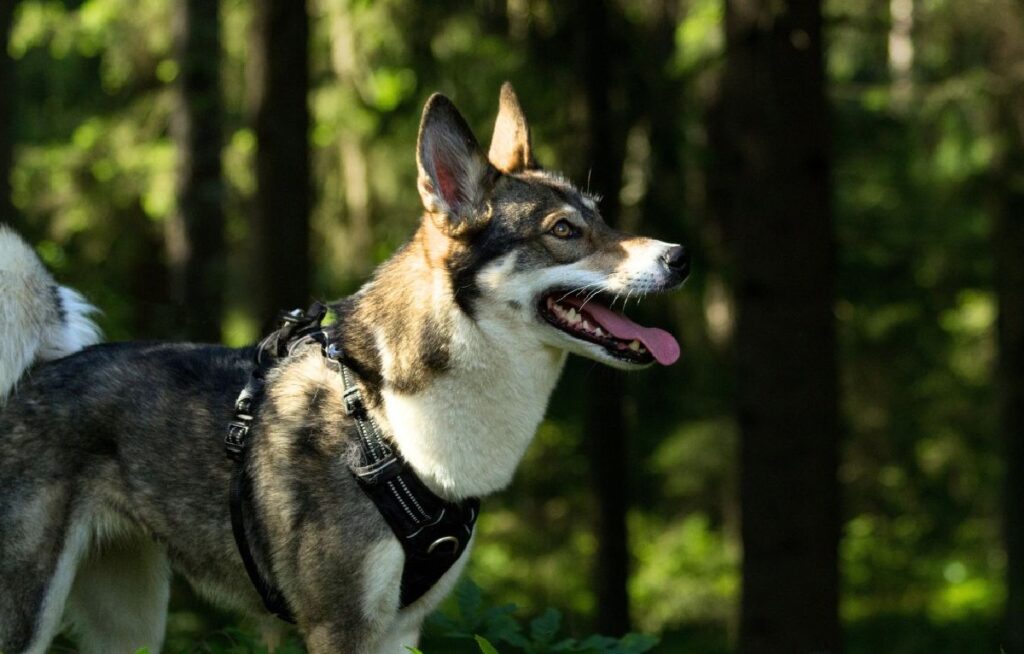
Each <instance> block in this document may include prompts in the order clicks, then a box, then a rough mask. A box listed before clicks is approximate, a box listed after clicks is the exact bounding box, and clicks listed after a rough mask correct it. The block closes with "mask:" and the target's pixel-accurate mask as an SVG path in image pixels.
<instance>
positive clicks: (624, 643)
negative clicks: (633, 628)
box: [619, 633, 658, 654]
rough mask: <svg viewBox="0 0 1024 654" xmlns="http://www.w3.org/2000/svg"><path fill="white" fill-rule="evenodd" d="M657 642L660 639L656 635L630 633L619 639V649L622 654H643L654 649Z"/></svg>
mask: <svg viewBox="0 0 1024 654" xmlns="http://www.w3.org/2000/svg"><path fill="white" fill-rule="evenodd" d="M657 644H658V639H657V638H655V637H654V636H650V635H648V634H634V633H630V634H626V635H625V636H624V637H623V638H622V640H621V641H619V651H620V652H622V654H642V653H643V652H647V651H650V650H652V649H654V646H655V645H657Z"/></svg>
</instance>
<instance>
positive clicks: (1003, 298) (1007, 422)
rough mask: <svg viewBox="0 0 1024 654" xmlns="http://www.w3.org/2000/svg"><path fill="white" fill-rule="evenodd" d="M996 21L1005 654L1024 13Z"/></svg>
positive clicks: (1019, 338)
mask: <svg viewBox="0 0 1024 654" xmlns="http://www.w3.org/2000/svg"><path fill="white" fill-rule="evenodd" d="M991 19H992V26H991V29H992V32H993V38H992V41H991V43H992V45H991V51H990V57H991V69H992V71H994V73H995V74H996V76H997V77H998V80H999V87H998V88H999V92H998V93H997V94H996V98H995V102H996V106H995V118H996V125H995V126H994V127H995V129H994V133H996V134H1000V135H1002V136H1003V138H1004V140H1003V141H1002V150H1001V151H1000V152H999V153H998V156H997V158H996V161H995V165H994V166H993V172H994V176H993V188H992V197H993V200H994V202H993V228H992V249H993V258H994V260H995V289H996V297H997V302H998V308H999V319H998V324H997V334H996V339H997V343H998V350H999V363H998V370H997V388H998V396H999V418H1000V422H999V428H1000V431H1001V435H1002V440H1003V446H1004V448H1005V450H1004V460H1005V461H1006V481H1005V487H1004V488H1005V495H1004V498H1003V507H1004V508H1003V513H1004V516H1003V521H1004V522H1003V525H1004V539H1005V542H1006V613H1005V632H1004V638H1003V642H1002V643H1001V646H1002V650H1003V651H1004V652H1006V654H1024V258H1022V257H1021V253H1022V252H1024V181H1022V180H1024V92H1022V91H1021V73H1020V66H1021V64H1022V63H1024V44H1022V42H1021V39H1022V38H1024V10H1022V9H1021V8H1020V5H1019V3H1016V2H1006V3H1002V4H997V5H996V11H993V12H992V13H991Z"/></svg>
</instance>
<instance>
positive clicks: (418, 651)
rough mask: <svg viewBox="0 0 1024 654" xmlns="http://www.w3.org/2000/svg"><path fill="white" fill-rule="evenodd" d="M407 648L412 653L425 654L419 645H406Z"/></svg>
mask: <svg viewBox="0 0 1024 654" xmlns="http://www.w3.org/2000/svg"><path fill="white" fill-rule="evenodd" d="M405 649H407V650H409V652H411V654H423V651H422V650H420V649H419V648H417V647H406V648H405Z"/></svg>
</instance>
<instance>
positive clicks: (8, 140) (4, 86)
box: [0, 0, 17, 225]
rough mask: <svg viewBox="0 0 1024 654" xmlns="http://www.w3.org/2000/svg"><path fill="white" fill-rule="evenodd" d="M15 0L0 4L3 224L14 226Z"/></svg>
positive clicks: (0, 214)
mask: <svg viewBox="0 0 1024 654" xmlns="http://www.w3.org/2000/svg"><path fill="white" fill-rule="evenodd" d="M16 4H17V3H16V2H14V0H9V1H8V0H5V1H4V2H0V225H4V224H6V225H12V224H14V205H13V204H12V202H11V164H12V162H13V158H14V66H13V65H12V62H11V56H10V55H9V54H7V41H8V39H9V38H10V35H11V26H12V23H13V21H14V6H15V5H16Z"/></svg>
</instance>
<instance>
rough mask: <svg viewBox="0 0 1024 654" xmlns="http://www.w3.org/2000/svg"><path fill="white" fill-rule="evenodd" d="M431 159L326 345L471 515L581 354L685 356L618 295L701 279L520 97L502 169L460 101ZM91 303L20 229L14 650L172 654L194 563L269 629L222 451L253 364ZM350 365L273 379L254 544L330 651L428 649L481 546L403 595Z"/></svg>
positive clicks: (320, 364) (416, 461) (497, 485)
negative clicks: (563, 156)
mask: <svg viewBox="0 0 1024 654" xmlns="http://www.w3.org/2000/svg"><path fill="white" fill-rule="evenodd" d="M416 148H417V149H416V162H417V167H418V183H417V184H418V190H419V194H420V197H421V198H422V203H423V214H422V218H421V220H420V222H419V226H418V228H417V230H416V232H415V234H414V236H413V237H412V238H411V240H410V241H409V242H408V243H407V244H405V245H404V246H403V247H401V248H400V249H399V250H398V251H397V252H396V253H395V254H394V255H393V256H392V257H391V258H390V259H389V260H388V261H387V262H385V263H384V264H382V265H381V266H380V267H379V268H378V269H377V270H376V271H375V273H374V274H373V275H372V277H371V279H370V280H369V281H368V282H367V283H366V284H365V285H363V286H362V287H361V288H360V289H359V290H358V291H357V292H356V293H355V294H354V295H352V296H349V297H347V298H344V299H342V300H340V301H338V302H336V303H334V304H332V305H331V308H332V310H333V312H334V313H335V315H336V316H337V320H336V322H334V323H333V324H332V325H329V326H326V327H323V328H322V329H323V333H324V334H327V335H328V336H329V338H330V339H333V342H335V343H337V344H338V346H339V348H338V350H337V351H339V352H341V353H342V354H341V359H340V361H341V362H342V363H343V364H344V365H345V366H346V369H347V370H349V371H350V373H351V376H352V380H353V381H352V384H354V387H355V388H356V389H357V390H358V391H359V392H360V393H361V396H362V398H363V400H364V402H365V416H366V420H372V421H373V424H374V425H376V426H377V427H379V430H380V433H381V434H382V438H383V440H384V441H386V442H387V443H388V444H389V447H393V448H394V449H395V450H397V451H398V452H400V453H401V456H402V458H403V459H404V461H405V462H407V465H408V467H409V469H410V470H411V471H413V472H414V474H415V476H416V477H417V478H418V479H419V480H421V481H422V484H423V485H424V486H425V487H426V488H427V489H429V492H430V493H432V494H433V495H434V496H436V497H438V498H442V499H443V500H445V501H449V502H459V501H462V500H464V499H465V498H470V497H478V496H484V495H488V494H491V493H494V492H496V491H498V490H500V489H502V488H504V487H505V486H506V485H508V483H509V482H510V480H511V478H512V475H513V472H514V470H515V469H516V466H517V464H518V463H519V461H520V459H521V458H522V456H523V453H524V451H525V450H526V448H527V446H528V445H529V443H530V441H531V439H532V438H533V435H534V433H535V431H536V428H537V426H538V424H539V423H540V421H541V419H542V417H543V415H544V412H545V409H546V405H547V402H548V398H549V396H550V394H551V392H552V389H553V388H554V386H555V383H556V381H557V379H558V377H559V374H560V372H561V370H562V367H563V364H564V363H565V360H566V357H567V355H568V354H569V353H574V354H577V355H580V356H583V357H587V358H589V359H592V360H595V361H598V362H601V363H604V364H607V365H610V366H614V367H616V368H621V369H624V370H633V369H639V368H643V367H646V366H649V365H651V364H652V363H655V362H657V363H660V364H664V365H668V364H671V363H673V362H674V361H675V360H676V359H677V358H678V356H679V346H678V343H677V342H676V340H675V339H674V338H673V337H672V336H671V335H670V334H669V333H668V332H666V331H663V330H660V329H656V328H650V327H642V326H640V325H638V324H636V323H635V322H633V321H631V320H630V319H628V318H626V317H625V316H624V315H623V314H621V313H619V312H617V311H615V310H613V309H612V305H614V304H615V302H616V301H618V300H622V301H623V304H624V303H625V300H626V299H627V298H630V297H638V296H642V295H647V294H651V293H660V292H663V291H669V290H672V289H676V288H678V287H679V286H680V285H681V284H682V283H683V281H684V279H685V278H686V276H687V274H688V271H689V265H690V264H689V256H688V254H687V252H686V250H685V249H684V248H683V247H682V246H680V245H675V244H670V243H666V242H662V241H657V240H653V239H650V238H644V237H637V236H630V235H627V234H624V233H622V232H619V231H616V230H614V229H612V228H611V227H609V226H608V225H607V224H605V222H604V221H603V220H602V218H601V216H600V212H599V209H598V200H597V198H595V197H592V196H590V195H588V194H587V193H584V192H581V191H580V190H578V189H577V188H575V187H574V186H573V185H572V184H571V183H570V182H569V181H567V179H566V178H565V177H563V176H561V175H559V174H556V173H553V172H550V171H546V170H543V169H542V168H541V167H540V166H539V165H538V163H537V161H536V159H535V157H534V153H533V150H532V145H531V140H530V132H529V127H528V125H527V122H526V118H525V116H524V114H523V111H522V109H521V107H520V104H519V101H518V99H517V98H516V95H515V92H514V91H513V89H512V87H511V86H510V85H508V84H507V83H506V84H505V85H504V86H503V87H502V90H501V95H500V108H499V113H498V117H497V120H496V122H495V129H494V135H493V138H492V143H491V146H490V149H489V152H488V153H487V154H485V153H484V151H483V150H482V149H481V147H480V146H479V144H478V142H477V140H476V138H475V137H474V135H473V133H472V131H471V130H470V129H469V127H468V126H467V124H466V121H465V120H464V119H463V117H462V116H461V115H460V113H459V112H458V110H457V109H456V108H455V106H454V105H453V104H452V102H451V101H450V100H448V99H447V98H446V97H444V96H442V95H439V94H435V95H433V96H432V97H431V98H430V99H429V100H428V101H427V103H426V106H425V107H424V110H423V116H422V122H421V125H420V130H419V135H418V139H417V146H416ZM92 311H93V309H92V308H91V307H90V306H89V305H88V304H87V303H86V302H85V301H84V300H83V299H82V297H81V296H80V295H78V294H77V293H75V292H74V291H72V290H70V289H68V288H64V287H61V286H58V285H57V284H56V283H55V282H54V280H53V279H52V277H51V276H50V275H49V274H48V273H47V272H46V270H45V269H44V268H43V266H42V264H41V263H40V262H39V261H38V259H36V257H35V255H34V254H33V253H32V251H31V249H30V248H29V247H28V246H27V245H25V244H24V242H23V241H22V240H21V239H19V238H18V237H17V236H16V235H15V234H14V233H13V232H11V231H9V230H0V313H2V316H3V317H2V318H0V320H2V322H0V324H2V325H3V328H4V329H3V334H2V341H0V347H2V348H3V349H2V350H0V393H2V398H3V399H0V401H4V400H5V403H4V404H3V407H2V409H0V651H2V652H4V653H5V654H21V653H31V654H39V653H42V652H45V651H46V649H47V647H48V645H49V644H50V642H51V640H52V639H53V638H54V637H55V635H56V634H57V633H58V632H59V631H60V630H61V629H62V628H64V627H68V628H69V629H70V630H71V633H72V634H74V635H75V637H76V638H77V641H78V643H79V645H80V647H81V650H82V651H84V652H90V653H91V652H97V653H99V652H102V653H103V654H111V653H113V654H120V653H122V652H124V653H129V652H135V651H137V650H138V649H139V648H142V647H146V648H149V651H151V652H157V651H159V650H160V648H161V646H162V642H163V638H164V628H165V620H166V612H167V602H168V594H169V578H170V574H171V570H174V571H177V572H179V573H180V574H182V575H183V576H184V577H185V578H186V579H187V580H188V581H189V582H190V583H191V584H192V585H193V586H194V587H195V589H196V590H197V591H198V592H199V593H200V594H202V595H204V596H205V597H207V598H210V599H211V600H212V601H214V602H216V603H218V604H221V605H224V606H227V607H231V608H234V609H237V610H240V611H244V612H249V613H252V614H253V615H257V616H265V615H266V612H265V610H264V608H263V605H262V604H261V597H260V593H259V592H257V590H256V589H255V588H254V585H253V583H252V582H251V581H250V578H249V576H247V574H246V570H245V567H244V565H243V560H242V558H241V557H240V554H239V548H238V547H236V542H235V540H234V539H233V538H232V522H231V516H230V512H229V506H228V502H227V500H226V494H227V489H228V488H229V485H230V484H231V480H232V475H233V474H234V472H235V470H236V464H235V463H233V462H232V461H230V460H228V459H227V458H225V456H224V449H223V448H224V445H223V438H224V431H225V425H226V424H228V423H229V422H230V421H231V419H232V416H233V414H234V412H233V408H234V405H235V401H236V396H238V394H239V391H240V389H242V388H243V387H245V386H246V384H247V382H248V381H249V379H250V376H251V374H252V372H253V369H254V364H253V356H254V350H253V348H242V349H230V348H226V347H221V346H216V345H199V344H183V343H130V342H129V343H100V344H96V342H97V340H98V332H97V330H96V327H95V324H94V323H93V321H92V320H91V318H90V315H91V313H92ZM331 363H332V362H331V361H330V360H329V359H328V358H326V357H325V356H324V355H323V352H322V348H318V347H295V348H294V349H293V351H291V353H290V354H288V355H287V356H284V357H282V358H281V359H280V360H278V361H277V362H276V363H275V364H274V365H273V366H272V367H270V369H269V370H268V371H267V373H266V376H265V380H264V386H263V399H262V401H261V402H260V404H259V407H258V409H257V410H256V412H255V415H254V416H253V421H252V429H251V432H250V433H249V438H248V443H249V445H248V446H247V447H248V451H247V454H246V457H245V463H244V470H245V472H246V474H247V475H248V478H249V479H250V482H251V486H252V493H251V500H250V505H249V506H248V508H247V510H248V515H249V522H248V526H247V527H246V530H247V533H248V534H249V537H250V545H251V546H252V547H253V550H254V552H255V556H254V558H255V560H257V561H258V562H259V563H258V569H259V571H260V572H262V574H263V575H265V576H266V578H267V579H269V580H271V581H272V583H273V584H275V587H276V589H278V590H279V592H280V594H281V596H283V598H284V600H285V601H286V602H287V605H288V607H290V610H291V612H292V613H293V615H294V619H295V621H296V623H297V626H298V630H299V632H300V634H301V635H302V637H303V639H304V640H305V643H306V646H307V647H308V649H309V651H310V652H312V653H314V654H321V653H331V654H334V653H337V652H360V653H362V652H366V653H376V652H381V653H385V652H386V653H398V652H404V651H406V647H412V646H415V645H416V643H417V641H418V638H419V631H420V626H421V623H422V621H423V619H424V617H425V616H426V615H427V614H428V613H429V612H431V611H432V610H433V609H435V608H436V607H437V605H438V603H439V602H440V601H441V600H442V599H443V598H444V597H445V596H446V594H447V593H449V592H450V590H451V589H452V586H453V584H454V583H455V581H456V580H457V578H458V576H459V574H460V572H461V570H462V568H463V566H464V565H465V562H466V560H467V558H468V556H467V555H462V556H460V557H459V558H458V560H456V561H455V562H454V564H453V565H451V566H450V567H449V568H447V569H446V571H445V572H444V573H443V575H441V576H440V578H439V579H437V580H436V583H433V585H432V586H431V587H430V588H429V590H427V591H426V592H425V593H424V594H422V596H420V597H418V598H416V599H415V601H412V602H411V603H409V604H408V605H403V602H402V597H403V596H402V578H403V577H402V575H403V569H404V566H405V563H406V556H405V551H404V550H403V544H402V543H400V542H399V539H398V538H397V537H396V533H395V532H394V531H393V529H392V528H391V527H390V526H389V523H388V522H387V521H386V520H385V519H384V517H382V512H381V510H380V509H379V508H378V506H377V505H375V504H374V501H372V500H371V499H370V497H369V496H368V494H367V492H366V491H365V488H364V487H363V486H362V485H361V484H360V481H359V480H358V479H357V478H356V475H354V474H353V472H352V471H353V469H354V467H353V466H354V465H356V464H355V463H353V457H357V456H358V452H357V450H358V447H357V441H358V438H357V433H356V432H357V430H356V429H355V426H354V419H353V417H352V415H350V413H349V412H347V411H346V404H345V402H346V400H347V399H348V390H349V389H347V388H346V386H345V385H344V383H343V380H342V379H341V378H340V377H339V375H338V368H337V366H332V365H331ZM474 518H475V516H474ZM442 540H443V539H442Z"/></svg>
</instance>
